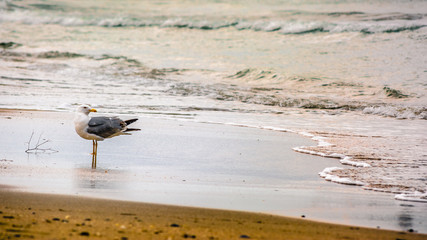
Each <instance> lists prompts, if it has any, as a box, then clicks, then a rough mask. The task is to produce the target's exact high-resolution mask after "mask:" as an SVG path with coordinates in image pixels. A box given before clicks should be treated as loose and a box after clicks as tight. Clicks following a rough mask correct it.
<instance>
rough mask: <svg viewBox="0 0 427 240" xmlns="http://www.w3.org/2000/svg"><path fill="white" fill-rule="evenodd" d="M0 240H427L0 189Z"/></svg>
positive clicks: (264, 217)
mask: <svg viewBox="0 0 427 240" xmlns="http://www.w3.org/2000/svg"><path fill="white" fill-rule="evenodd" d="M0 202H1V205H0V238H1V239H378V240H379V239H425V238H426V237H427V235H421V234H416V233H410V232H396V231H386V230H378V229H368V228H361V227H351V226H341V225H333V224H326V223H320V222H314V221H309V220H304V219H295V218H286V217H278V216H272V215H267V214H256V213H247V212H236V211H222V210H210V209H203V208H190V207H177V206H168V205H156V204H145V203H136V202H127V201H113V200H100V199H93V198H84V197H76V196H63V195H48V194H35V193H25V192H18V191H13V189H12V188H7V187H5V186H2V187H1V188H0Z"/></svg>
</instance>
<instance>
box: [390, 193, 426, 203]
mask: <svg viewBox="0 0 427 240" xmlns="http://www.w3.org/2000/svg"><path fill="white" fill-rule="evenodd" d="M394 199H396V200H401V201H411V202H423V203H427V193H422V192H418V191H417V192H414V193H401V194H397V195H395V196H394Z"/></svg>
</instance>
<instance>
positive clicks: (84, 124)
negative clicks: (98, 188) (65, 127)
mask: <svg viewBox="0 0 427 240" xmlns="http://www.w3.org/2000/svg"><path fill="white" fill-rule="evenodd" d="M91 112H96V110H95V109H93V108H91V107H89V106H87V105H82V106H79V107H78V108H77V111H76V116H75V118H74V126H75V128H76V132H77V134H79V136H80V137H82V138H84V139H87V140H92V143H93V153H92V155H93V156H92V168H96V155H97V153H98V141H103V140H104V139H106V138H112V137H115V136H119V135H129V134H130V133H128V132H130V131H139V130H141V129H138V128H128V127H127V126H128V125H129V124H131V123H133V122H135V121H137V120H138V119H136V118H135V119H130V120H126V121H123V120H121V119H120V118H118V117H89V113H91Z"/></svg>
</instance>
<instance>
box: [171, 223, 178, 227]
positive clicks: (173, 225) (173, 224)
mask: <svg viewBox="0 0 427 240" xmlns="http://www.w3.org/2000/svg"><path fill="white" fill-rule="evenodd" d="M171 227H179V224H176V223H172V224H171Z"/></svg>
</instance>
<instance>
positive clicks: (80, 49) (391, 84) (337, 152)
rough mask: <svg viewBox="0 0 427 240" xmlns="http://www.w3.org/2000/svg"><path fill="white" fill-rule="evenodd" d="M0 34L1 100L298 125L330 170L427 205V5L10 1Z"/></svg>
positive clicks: (8, 104)
mask: <svg viewBox="0 0 427 240" xmlns="http://www.w3.org/2000/svg"><path fill="white" fill-rule="evenodd" d="M0 42H1V43H2V48H3V49H1V53H0V107H1V108H24V109H43V110H59V111H74V109H75V107H76V106H77V105H79V104H82V103H86V104H90V105H92V106H93V107H97V108H99V109H102V112H106V113H110V114H134V115H145V116H153V117H161V118H174V119H179V120H182V121H196V122H209V123H221V124H229V125H237V126H245V127H252V128H261V129H265V130H266V131H288V132H294V133H299V134H301V135H304V136H306V137H309V138H313V139H314V140H316V141H317V142H318V143H319V144H318V145H317V146H295V148H294V150H295V151H298V152H302V153H305V154H314V155H319V156H323V157H330V158H336V165H335V166H331V167H330V168H326V169H325V170H324V171H323V172H320V173H319V177H324V178H325V179H326V180H329V181H333V182H337V183H342V184H350V185H358V186H361V187H362V188H364V189H367V190H376V191H384V192H390V193H393V194H395V198H396V199H398V200H410V201H424V202H426V201H427V193H426V192H427V152H426V150H425V149H427V137H426V132H427V122H426V120H427V96H426V93H427V91H426V90H427V57H426V56H427V2H426V1H421V0H420V1H409V0H408V1H405V0H402V1H367V0H366V1H363V0H361V1H333V0H323V1H309V0H307V1H290V0H287V1H285V0H271V1H243V0H241V1H238V0H235V1H219V0H216V1H214V0H211V1H202V2H200V1H191V0H188V1H184V0H182V1H172V0H170V1H131V0H127V1H107V0H103V1H64V0H58V1H51V0H46V1H32V0H29V1H4V0H3V1H1V2H0ZM343 164H344V165H349V166H351V167H346V168H342V165H343ZM392 196H393V195H392Z"/></svg>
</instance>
